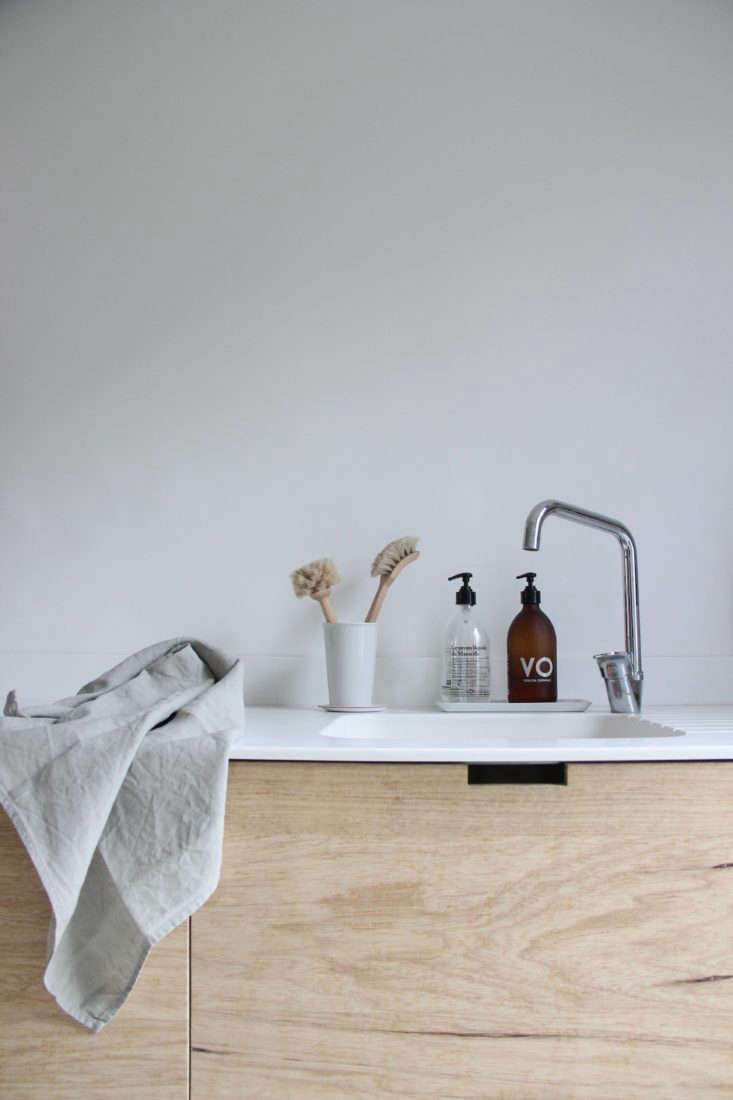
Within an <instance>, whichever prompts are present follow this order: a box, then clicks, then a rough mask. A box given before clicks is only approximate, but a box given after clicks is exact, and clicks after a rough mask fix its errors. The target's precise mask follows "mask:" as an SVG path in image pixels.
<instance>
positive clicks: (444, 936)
mask: <svg viewBox="0 0 733 1100" xmlns="http://www.w3.org/2000/svg"><path fill="white" fill-rule="evenodd" d="M568 778H569V783H568V786H567V787H561V786H503V787H502V786H468V785H467V783H466V768H465V767H463V766H459V765H388V764H385V765H382V764H374V765H372V764H352V765H349V764H278V763H273V764H268V763H246V762H241V763H234V764H232V766H231V769H230V789H229V807H228V816H227V825H226V836H225V850H224V867H223V877H222V882H221V885H220V887H219V890H218V891H217V893H216V894H215V895H214V897H213V898H212V899H211V901H210V902H209V903H208V904H207V905H206V906H205V907H204V908H203V909H202V910H201V911H199V912H198V913H197V914H195V916H194V917H193V919H192V926H191V931H192V1044H193V1047H192V1096H193V1098H194V1100H235V1098H236V1100H240V1098H243V1097H258V1098H259V1100H296V1098H297V1100H331V1098H333V1100H336V1098H344V1100H345V1098H347V1097H348V1098H350V1100H353V1098H359V1097H364V1098H366V1097H370V1098H375V1097H385V1098H388V1097H394V1098H398V1097H399V1098H406V1097H415V1098H417V1097H420V1098H421V1100H425V1098H433V1097H441V1098H446V1100H447V1098H449V1097H450V1098H461V1100H478V1098H481V1100H488V1098H497V1100H498V1098H501V1100H540V1098H541V1100H573V1098H578V1100H581V1098H582V1100H590V1098H593V1100H632V1098H633V1100H641V1098H647V1097H653V1096H658V1097H660V1098H665V1100H688V1098H689V1100H702V1098H705V1097H718V1096H730V1095H733V764H729V763H690V764H686V763H683V764H618V765H615V764H609V765H574V766H571V767H569V769H568Z"/></svg>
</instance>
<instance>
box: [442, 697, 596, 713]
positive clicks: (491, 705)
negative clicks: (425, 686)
mask: <svg viewBox="0 0 733 1100" xmlns="http://www.w3.org/2000/svg"><path fill="white" fill-rule="evenodd" d="M435 705H436V707H439V708H440V710H447V711H450V713H451V714H460V713H466V714H468V713H471V714H473V713H475V712H476V711H486V712H487V713H489V714H491V713H492V712H493V713H494V714H508V713H510V712H514V713H515V714H517V713H519V712H520V711H527V710H531V711H534V712H535V713H537V711H545V710H547V711H566V712H569V711H579V710H587V709H588V707H589V706H590V700H588V699H558V700H557V702H556V703H509V702H508V701H507V700H506V699H489V700H488V702H485V703H446V702H445V701H444V700H443V699H438V700H436V703H435Z"/></svg>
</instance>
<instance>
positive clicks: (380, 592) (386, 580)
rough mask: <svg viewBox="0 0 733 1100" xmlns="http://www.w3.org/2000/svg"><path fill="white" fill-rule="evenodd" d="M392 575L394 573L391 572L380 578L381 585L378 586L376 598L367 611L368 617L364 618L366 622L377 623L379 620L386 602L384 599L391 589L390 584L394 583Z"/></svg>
mask: <svg viewBox="0 0 733 1100" xmlns="http://www.w3.org/2000/svg"><path fill="white" fill-rule="evenodd" d="M392 576H393V574H390V575H389V576H388V577H380V578H379V587H378V588H377V591H376V593H375V595H374V599H373V600H372V602H371V606H370V608H369V610H368V611H367V615H366V619H365V620H364V622H365V623H375V622H376V621H377V616H378V615H379V612H380V611H381V610H382V604H383V603H384V599H385V596H386V595H387V592H388V590H389V586H390V584H391V583H392Z"/></svg>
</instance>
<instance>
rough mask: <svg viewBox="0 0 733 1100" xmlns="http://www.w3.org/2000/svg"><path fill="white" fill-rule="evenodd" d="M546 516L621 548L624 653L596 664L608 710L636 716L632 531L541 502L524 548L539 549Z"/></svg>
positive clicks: (637, 643) (638, 674) (637, 642)
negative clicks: (595, 532)
mask: <svg viewBox="0 0 733 1100" xmlns="http://www.w3.org/2000/svg"><path fill="white" fill-rule="evenodd" d="M548 516H559V517H560V519H569V520H570V521H571V522H572V523H582V524H584V525H585V526H586V527H597V528H598V529H599V530H601V531H608V533H609V534H611V535H615V536H616V538H617V539H618V541H619V543H620V545H621V552H622V555H623V565H624V626H625V634H626V652H618V651H613V652H611V653H597V654H596V661H597V662H598V667H599V669H600V671H601V675H602V676H603V679H604V680H605V683H606V690H607V692H608V702H609V704H610V707H611V710H613V711H621V712H624V713H627V714H628V713H632V714H638V713H639V711H640V710H641V687H642V683H643V679H644V674H643V672H642V670H641V631H640V627H639V575H638V568H637V559H636V544H635V542H634V539H633V537H632V534H631V531H629V529H628V528H627V527H625V526H624V525H623V523H619V522H618V520H615V519H609V517H608V516H601V515H599V514H598V513H597V512H589V511H588V510H587V509H586V508H577V507H576V506H575V505H574V504H564V503H563V502H562V501H561V500H542V501H540V503H539V504H535V506H534V508H533V509H532V511H531V512H530V513H529V515H528V516H527V519H526V522H525V524H524V543H523V546H524V549H525V550H539V548H540V534H541V532H542V524H543V523H544V522H545V520H546V519H547V517H548Z"/></svg>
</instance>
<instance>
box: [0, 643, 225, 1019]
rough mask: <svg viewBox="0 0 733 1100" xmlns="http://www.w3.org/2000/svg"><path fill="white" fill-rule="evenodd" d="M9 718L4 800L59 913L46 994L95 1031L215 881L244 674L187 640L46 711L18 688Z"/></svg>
mask: <svg viewBox="0 0 733 1100" xmlns="http://www.w3.org/2000/svg"><path fill="white" fill-rule="evenodd" d="M4 714H5V716H4V717H2V718H0V803H2V806H3V807H4V809H5V811H6V813H7V814H8V816H9V817H10V818H11V820H12V821H13V824H14V825H15V827H16V829H17V830H18V833H19V834H20V837H21V839H22V841H23V843H24V844H25V846H26V848H27V849H28V853H29V855H30V857H31V859H32V860H33V863H34V865H35V867H36V870H37V871H38V874H39V877H40V879H41V882H42V883H43V886H44V889H45V890H46V893H47V894H48V898H49V901H50V903H51V908H52V917H51V927H50V929H49V943H48V963H47V966H46V972H45V977H44V981H45V985H46V988H47V989H48V991H49V992H50V993H51V994H52V995H53V996H54V997H55V998H56V1000H57V1001H58V1003H59V1005H60V1006H61V1007H62V1008H63V1009H64V1010H65V1011H66V1012H68V1013H69V1014H70V1015H71V1016H73V1017H74V1018H75V1019H76V1020H78V1021H79V1022H80V1023H82V1024H84V1025H85V1026H86V1027H88V1028H91V1029H92V1030H93V1031H99V1029H100V1028H102V1027H103V1026H104V1024H105V1023H107V1021H108V1020H110V1019H111V1018H112V1016H114V1014H115V1013H116V1012H117V1010H118V1009H119V1008H120V1006H121V1005H122V1004H123V1003H124V1001H125V999H126V998H127V996H128V994H129V992H130V990H131V989H132V987H133V985H134V984H135V980H136V978H137V976H138V974H139V973H140V969H141V967H142V965H143V963H144V962H145V959H146V957H147V955H148V953H149V952H150V950H151V948H152V947H153V946H154V945H155V944H156V943H157V942H158V941H159V940H160V939H162V937H163V936H165V935H167V933H168V932H170V931H171V930H172V929H173V928H175V927H176V925H178V924H180V923H181V921H184V920H186V918H187V917H189V916H190V914H191V913H193V912H194V911H195V910H196V909H197V908H198V907H199V906H200V905H202V904H203V903H204V902H205V901H206V899H207V898H208V897H209V895H210V894H211V893H212V892H213V891H214V889H215V888H216V885H217V882H218V881H219V871H220V867H221V842H222V835H223V830H224V805H225V800H226V785H227V764H228V758H229V748H230V746H231V743H232V740H233V739H234V738H235V737H236V735H237V734H238V733H239V732H240V731H241V730H242V729H243V726H244V698H243V672H242V664H241V662H240V661H238V660H235V659H232V658H229V657H226V656H225V655H224V654H223V653H220V652H218V651H217V650H215V649H211V648H209V647H208V646H205V645H203V644H202V643H201V642H197V641H194V640H192V639H186V638H177V639H173V640H171V641H167V642H160V643H158V644H157V645H153V646H149V647H148V648H147V649H143V650H141V651H140V652H139V653H135V654H133V655H132V656H131V657H128V658H127V659H126V660H124V661H122V662H121V664H119V665H116V666H115V667H114V668H113V669H110V671H109V672H105V673H103V674H102V675H101V676H100V677H99V678H98V679H96V680H94V681H93V682H92V683H90V684H87V685H86V686H85V687H83V688H81V689H80V690H79V692H78V693H77V694H76V695H73V696H71V697H70V698H68V699H62V700H61V701H60V702H57V703H52V704H49V705H48V706H32V707H20V706H19V705H18V702H17V699H16V696H15V692H11V693H10V695H9V696H8V698H7V701H6V703H5V711H4ZM19 916H20V917H21V919H22V915H20V914H19Z"/></svg>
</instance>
